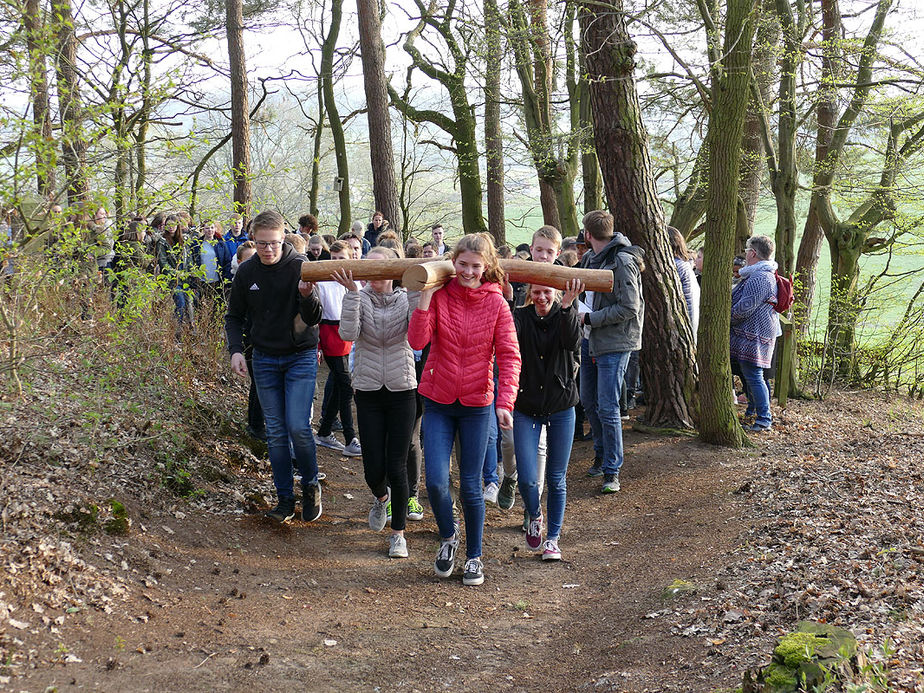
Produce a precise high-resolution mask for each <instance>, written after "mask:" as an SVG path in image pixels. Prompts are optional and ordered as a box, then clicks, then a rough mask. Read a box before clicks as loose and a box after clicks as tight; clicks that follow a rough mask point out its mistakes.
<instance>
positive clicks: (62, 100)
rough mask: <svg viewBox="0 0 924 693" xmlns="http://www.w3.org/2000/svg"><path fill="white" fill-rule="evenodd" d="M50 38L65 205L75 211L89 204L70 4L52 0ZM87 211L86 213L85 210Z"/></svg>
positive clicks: (62, 0) (81, 103)
mask: <svg viewBox="0 0 924 693" xmlns="http://www.w3.org/2000/svg"><path fill="white" fill-rule="evenodd" d="M52 14H53V16H54V20H53V26H54V36H55V45H56V48H57V54H56V56H55V72H56V74H57V83H58V111H59V113H60V118H61V154H62V159H63V160H64V175H65V177H66V178H67V201H68V204H69V205H70V206H72V207H74V208H75V209H79V208H80V206H81V205H83V204H84V203H86V202H88V201H89V197H90V183H89V180H88V178H87V170H86V152H87V142H86V139H85V137H84V133H83V102H82V101H81V98H80V77H79V73H78V71H77V35H76V33H75V31H74V13H73V9H72V7H71V2H70V0H54V2H53V3H52ZM87 211H89V210H87Z"/></svg>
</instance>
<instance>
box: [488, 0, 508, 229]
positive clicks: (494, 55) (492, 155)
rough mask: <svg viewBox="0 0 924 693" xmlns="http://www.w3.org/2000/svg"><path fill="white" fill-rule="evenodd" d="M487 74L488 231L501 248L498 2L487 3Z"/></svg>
mask: <svg viewBox="0 0 924 693" xmlns="http://www.w3.org/2000/svg"><path fill="white" fill-rule="evenodd" d="M484 26H485V42H486V44H487V46H486V51H485V74H484V154H485V175H486V178H487V180H486V181H485V183H486V188H487V197H488V232H489V233H490V234H491V236H492V237H493V238H494V243H495V244H496V245H498V246H500V245H502V244H504V243H506V242H507V224H506V219H505V215H504V138H503V135H502V133H501V122H500V100H501V88H500V79H501V64H502V61H503V56H504V49H503V45H502V43H501V32H500V27H501V15H500V10H499V9H498V7H497V0H485V3H484Z"/></svg>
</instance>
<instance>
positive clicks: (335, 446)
mask: <svg viewBox="0 0 924 693" xmlns="http://www.w3.org/2000/svg"><path fill="white" fill-rule="evenodd" d="M314 442H315V443H317V444H318V445H320V446H321V447H324V448H330V449H331V450H336V451H338V452H342V451H343V443H341V442H340V441H339V440H337V439H336V438H334V434H333V433H332V434H330V435H329V436H315V437H314Z"/></svg>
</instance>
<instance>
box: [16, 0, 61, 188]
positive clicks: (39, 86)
mask: <svg viewBox="0 0 924 693" xmlns="http://www.w3.org/2000/svg"><path fill="white" fill-rule="evenodd" d="M23 27H24V29H25V32H26V49H27V50H28V51H29V87H30V91H31V94H32V122H33V123H34V124H35V130H34V132H33V133H32V137H31V140H32V147H31V148H32V150H33V152H34V154H35V177H36V187H37V189H38V194H39V195H40V196H41V197H43V198H45V199H46V200H50V199H51V197H52V196H53V195H54V192H55V151H54V150H55V142H54V138H53V137H52V134H51V109H50V108H49V98H48V67H47V64H46V62H45V55H46V53H47V52H48V48H47V46H48V41H47V39H46V37H45V24H44V21H43V12H42V11H41V6H40V3H39V0H26V4H25V7H24V8H23Z"/></svg>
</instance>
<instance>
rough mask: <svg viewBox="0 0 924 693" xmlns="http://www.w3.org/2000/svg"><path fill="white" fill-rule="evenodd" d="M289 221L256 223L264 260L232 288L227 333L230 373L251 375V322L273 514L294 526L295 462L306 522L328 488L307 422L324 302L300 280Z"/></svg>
mask: <svg viewBox="0 0 924 693" xmlns="http://www.w3.org/2000/svg"><path fill="white" fill-rule="evenodd" d="M284 235H285V231H284V222H283V219H282V216H281V215H280V214H278V213H277V212H272V211H270V212H262V213H261V214H259V215H257V217H256V218H255V219H254V220H253V222H252V224H251V236H252V238H253V240H254V242H255V243H256V246H257V259H258V260H259V262H245V263H243V264H242V265H240V266H239V267H238V271H237V274H235V275H234V281H233V283H232V285H231V296H230V298H229V301H228V313H227V315H226V316H225V331H226V333H227V337H228V350H229V351H230V352H231V370H233V371H234V372H235V373H236V374H237V375H239V376H241V377H247V375H248V372H247V363H246V361H245V360H244V340H243V332H244V325H245V323H247V326H248V328H247V329H248V334H249V337H250V341H251V343H252V344H253V373H252V377H253V380H254V383H255V385H256V387H257V395H258V396H259V398H260V404H261V405H262V407H263V415H264V417H265V419H266V444H267V447H268V448H269V458H270V466H271V467H272V469H273V484H274V485H275V486H276V495H277V497H278V500H279V502H278V504H277V505H276V507H275V508H273V509H272V510H270V511H269V512H267V513H266V516H267V517H269V518H270V519H273V520H276V521H278V522H288V521H289V520H291V519H292V518H293V517H294V516H295V492H294V488H293V478H292V458H291V456H290V452H289V441H290V440H291V442H292V448H293V450H294V454H295V461H296V464H297V466H298V470H299V472H300V473H301V476H302V519H303V520H305V521H306V522H313V521H314V520H317V519H318V518H319V517H320V516H321V487H320V485H319V484H318V462H317V452H316V448H315V443H314V435H313V433H312V430H311V424H310V421H309V419H308V412H309V409H310V407H311V401H312V399H314V384H315V378H316V377H317V371H318V360H317V347H318V323H320V322H321V302H320V300H319V299H318V296H317V294H316V292H315V291H314V285H313V284H309V283H306V282H303V281H301V267H302V262H304V261H305V256H304V255H300V254H298V253H297V252H295V250H294V248H293V247H292V246H291V245H288V244H286V243H283V237H284Z"/></svg>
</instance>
